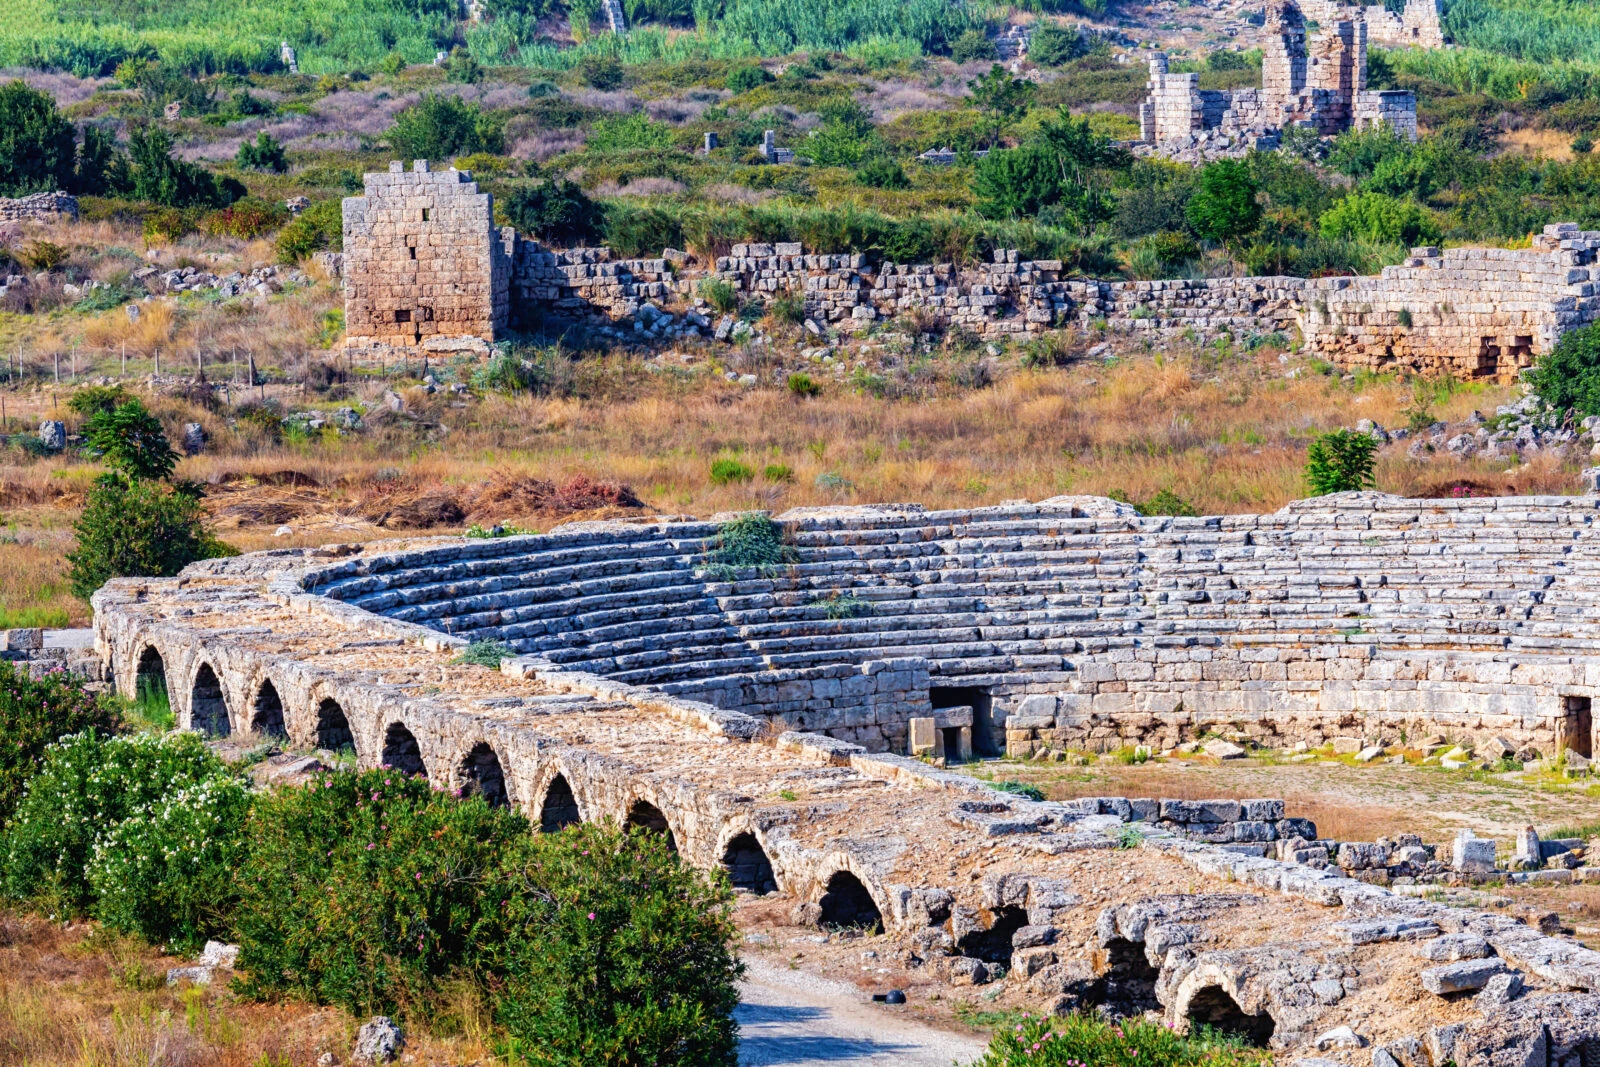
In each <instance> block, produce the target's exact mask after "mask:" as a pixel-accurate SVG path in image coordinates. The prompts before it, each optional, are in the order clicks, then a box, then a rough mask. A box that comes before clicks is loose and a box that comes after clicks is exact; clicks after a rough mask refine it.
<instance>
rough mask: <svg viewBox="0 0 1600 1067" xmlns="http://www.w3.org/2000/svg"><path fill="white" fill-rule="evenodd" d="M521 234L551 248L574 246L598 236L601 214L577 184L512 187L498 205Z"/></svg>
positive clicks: (559, 180)
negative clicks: (554, 245) (503, 207)
mask: <svg viewBox="0 0 1600 1067" xmlns="http://www.w3.org/2000/svg"><path fill="white" fill-rule="evenodd" d="M501 203H502V204H504V206H505V212H506V218H508V219H510V220H511V224H512V225H513V226H515V227H516V228H517V229H518V230H520V231H521V232H523V233H526V234H530V235H532V236H534V237H537V238H539V240H541V241H549V242H551V243H553V244H565V245H571V244H578V243H581V242H582V241H585V240H587V239H588V238H590V237H592V236H594V235H595V234H596V233H598V232H599V229H600V224H601V221H602V219H603V210H602V208H601V207H600V205H599V204H596V203H595V202H594V201H593V200H591V199H590V198H589V195H588V194H587V193H585V192H584V191H583V187H582V186H580V185H578V183H577V182H571V181H568V180H567V179H565V178H551V179H548V180H545V181H539V182H537V183H533V184H526V185H516V186H513V187H512V189H511V191H510V192H508V193H506V194H505V197H504V198H503V199H502V201H501Z"/></svg>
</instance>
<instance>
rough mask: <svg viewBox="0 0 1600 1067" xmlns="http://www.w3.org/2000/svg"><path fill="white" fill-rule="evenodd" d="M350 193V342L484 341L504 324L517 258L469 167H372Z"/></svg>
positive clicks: (426, 346)
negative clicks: (360, 189)
mask: <svg viewBox="0 0 1600 1067" xmlns="http://www.w3.org/2000/svg"><path fill="white" fill-rule="evenodd" d="M365 186H366V195H365V196H359V197H349V198H347V199H346V200H345V202H344V264H343V278H344V294H345V345H346V347H347V348H348V349H351V350H353V351H357V352H359V351H361V350H399V351H409V352H418V351H434V352H443V351H457V350H469V351H470V350H478V351H486V350H487V347H488V342H491V341H493V340H494V339H495V335H496V331H498V330H501V329H503V328H504V327H505V325H506V314H507V309H508V307H509V300H508V297H509V292H510V290H509V285H510V281H511V260H510V255H509V249H508V248H507V241H509V240H514V237H513V236H512V235H511V234H509V233H507V234H505V235H502V234H500V233H498V232H497V231H496V230H495V229H494V225H493V218H494V204H493V199H492V198H491V197H490V196H489V194H488V193H480V192H479V191H478V186H477V184H476V183H475V182H473V181H472V176H471V175H470V174H468V173H466V172H464V171H457V170H453V169H452V170H448V171H442V172H441V171H431V170H429V168H428V164H427V162H426V161H424V160H418V161H417V162H416V163H415V164H414V165H413V167H412V169H411V170H410V171H407V170H405V169H404V168H403V167H402V166H401V164H399V163H391V164H390V165H389V170H388V171H387V172H384V173H376V174H368V175H367V176H366V179H365Z"/></svg>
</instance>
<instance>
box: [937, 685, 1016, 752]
mask: <svg viewBox="0 0 1600 1067" xmlns="http://www.w3.org/2000/svg"><path fill="white" fill-rule="evenodd" d="M928 702H929V703H930V704H932V705H933V709H934V710H935V711H938V710H939V709H940V708H971V709H972V751H973V754H974V755H978V756H998V755H1000V753H1001V752H1002V751H1004V748H1005V745H1004V743H1003V742H1004V741H1005V732H1004V731H1003V730H996V728H995V724H994V699H993V698H992V697H990V696H989V690H987V689H985V688H983V687H982V686H979V685H936V686H933V687H932V688H931V689H929V690H928ZM997 734H998V738H997V736H996V735H997ZM944 751H945V758H946V759H951V760H953V759H955V758H956V755H955V754H956V753H958V752H959V751H960V749H959V748H956V749H951V747H950V742H949V738H948V737H947V738H946V739H945V750H944Z"/></svg>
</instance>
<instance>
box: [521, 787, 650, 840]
mask: <svg viewBox="0 0 1600 1067" xmlns="http://www.w3.org/2000/svg"><path fill="white" fill-rule="evenodd" d="M582 821H583V812H581V811H579V810H578V798H577V797H576V796H574V795H573V792H572V783H571V782H569V781H567V776H566V775H564V774H557V775H556V776H555V777H554V778H552V779H550V784H549V785H548V786H547V787H545V791H544V803H542V804H540V805H539V829H540V830H543V831H544V832H545V833H547V834H553V833H556V832H557V831H560V830H565V829H566V828H567V827H569V826H576V825H577V824H578V823H580V822H582ZM669 832H670V831H669Z"/></svg>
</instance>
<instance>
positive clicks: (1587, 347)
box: [1526, 325, 1600, 415]
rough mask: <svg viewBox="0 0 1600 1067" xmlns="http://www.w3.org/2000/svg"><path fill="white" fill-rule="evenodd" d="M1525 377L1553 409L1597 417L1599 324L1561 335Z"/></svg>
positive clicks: (1599, 403) (1599, 412)
mask: <svg viewBox="0 0 1600 1067" xmlns="http://www.w3.org/2000/svg"><path fill="white" fill-rule="evenodd" d="M1526 378H1527V381H1528V384H1530V385H1532V386H1533V391H1534V392H1535V393H1537V394H1538V395H1539V399H1541V400H1543V401H1544V402H1545V403H1546V404H1549V405H1550V406H1551V407H1553V408H1555V409H1556V410H1558V411H1563V412H1565V411H1569V410H1570V411H1574V412H1576V413H1578V414H1579V415H1600V325H1591V326H1584V327H1582V328H1580V329H1577V330H1569V331H1567V332H1566V333H1564V334H1562V335H1561V339H1560V340H1558V341H1557V342H1556V345H1555V347H1554V348H1552V349H1551V350H1550V351H1549V352H1548V353H1547V354H1545V355H1543V356H1540V357H1539V361H1538V362H1537V363H1535V364H1534V365H1533V368H1532V369H1531V370H1529V371H1528V372H1527V374H1526Z"/></svg>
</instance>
